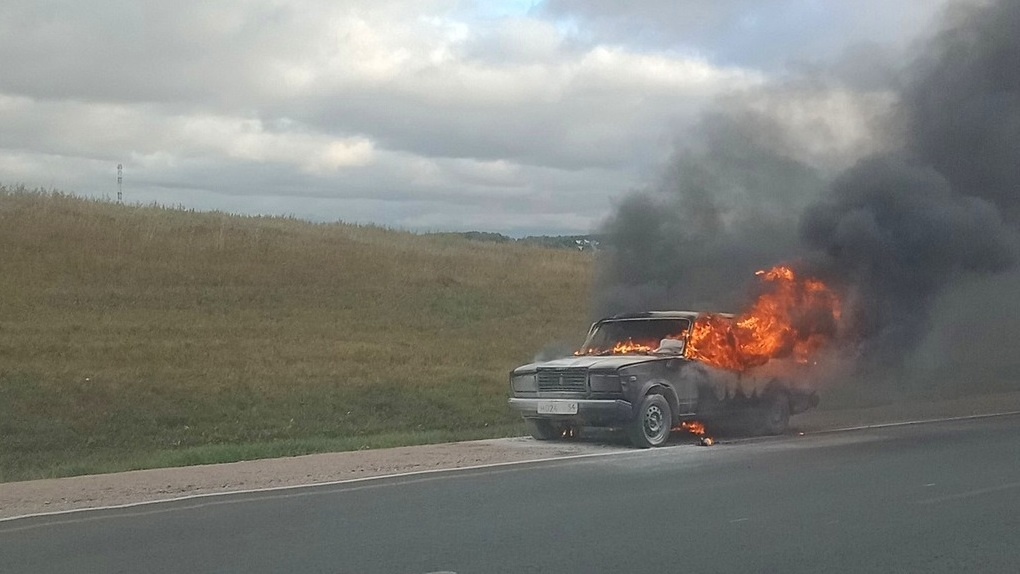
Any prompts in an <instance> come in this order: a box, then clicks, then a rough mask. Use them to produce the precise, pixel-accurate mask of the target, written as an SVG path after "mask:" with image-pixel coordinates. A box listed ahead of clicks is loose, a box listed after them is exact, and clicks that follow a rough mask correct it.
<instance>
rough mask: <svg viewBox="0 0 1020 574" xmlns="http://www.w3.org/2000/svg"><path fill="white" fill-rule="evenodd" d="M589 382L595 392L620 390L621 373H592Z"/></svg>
mask: <svg viewBox="0 0 1020 574" xmlns="http://www.w3.org/2000/svg"><path fill="white" fill-rule="evenodd" d="M588 384H589V385H591V390H592V392H593V393H612V392H619V390H620V375H618V374H616V373H591V374H590V375H589V376H588Z"/></svg>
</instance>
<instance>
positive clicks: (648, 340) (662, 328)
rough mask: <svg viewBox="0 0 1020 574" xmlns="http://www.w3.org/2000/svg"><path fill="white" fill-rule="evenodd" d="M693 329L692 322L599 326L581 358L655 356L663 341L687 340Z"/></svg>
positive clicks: (628, 322) (637, 321) (608, 323)
mask: <svg viewBox="0 0 1020 574" xmlns="http://www.w3.org/2000/svg"><path fill="white" fill-rule="evenodd" d="M690 328H691V322H690V321H689V320H688V319H675V318H671V319H618V320H611V321H603V322H601V323H599V324H598V325H596V326H595V329H594V330H593V331H592V333H591V334H590V335H589V336H588V339H587V340H586V341H585V342H584V345H582V346H581V349H580V350H579V351H578V352H577V353H576V354H578V355H631V354H647V353H651V352H652V351H654V350H655V349H657V348H658V347H659V343H660V342H661V341H662V340H663V339H677V340H680V341H684V340H685V339H686V337H687V332H688V331H689V330H690Z"/></svg>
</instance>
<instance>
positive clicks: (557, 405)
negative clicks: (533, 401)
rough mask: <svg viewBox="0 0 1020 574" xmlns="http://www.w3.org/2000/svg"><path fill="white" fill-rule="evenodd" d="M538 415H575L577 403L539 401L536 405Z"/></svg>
mask: <svg viewBox="0 0 1020 574" xmlns="http://www.w3.org/2000/svg"><path fill="white" fill-rule="evenodd" d="M538 414H540V415H576V414H577V401H540V402H539V403H538Z"/></svg>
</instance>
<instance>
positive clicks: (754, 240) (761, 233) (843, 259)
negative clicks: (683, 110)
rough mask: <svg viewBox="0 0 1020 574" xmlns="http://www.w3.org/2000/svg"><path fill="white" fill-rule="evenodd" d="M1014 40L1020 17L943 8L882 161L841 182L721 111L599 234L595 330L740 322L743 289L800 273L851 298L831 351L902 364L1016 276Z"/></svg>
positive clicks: (1018, 115)
mask: <svg viewBox="0 0 1020 574" xmlns="http://www.w3.org/2000/svg"><path fill="white" fill-rule="evenodd" d="M1017 30H1020V1H1018V0H1000V1H998V2H982V3H973V2H972V3H967V4H958V5H954V6H953V7H951V8H950V9H949V11H948V12H947V13H946V16H945V18H944V21H943V27H942V29H941V30H939V31H938V32H937V33H936V34H934V35H933V36H932V37H931V39H930V41H928V42H927V43H926V44H925V45H924V46H921V47H920V49H919V54H920V55H919V56H917V57H915V58H914V59H913V60H912V61H911V62H910V63H909V64H908V65H906V66H905V67H903V68H902V69H901V70H899V72H898V76H897V77H896V78H895V80H894V81H893V83H892V85H893V86H895V89H894V90H893V91H894V94H895V104H893V105H892V107H891V111H890V112H889V115H888V116H887V117H886V118H885V122H884V124H885V126H886V130H885V131H884V132H882V133H881V137H880V138H879V139H882V141H884V142H887V143H888V142H891V144H889V145H876V146H875V147H876V148H881V150H882V151H880V152H873V153H868V154H863V155H862V156H861V157H860V158H859V159H858V160H857V161H856V162H854V163H853V165H851V166H850V167H849V168H847V169H845V170H843V171H841V172H839V173H836V174H832V173H829V172H827V171H826V170H825V169H823V168H820V167H819V166H818V165H817V164H809V163H808V162H805V161H803V160H802V158H801V157H800V156H798V155H797V154H796V153H791V151H790V148H789V146H785V145H784V142H788V141H789V135H790V134H789V132H788V130H786V128H785V127H784V126H785V123H784V118H783V117H781V116H776V115H771V116H770V115H769V114H768V113H763V112H762V111H761V109H760V108H755V109H756V110H757V111H756V112H751V111H749V110H750V107H749V106H743V107H741V106H740V105H737V106H731V107H730V108H729V109H727V108H726V107H725V106H723V107H721V108H718V109H717V110H716V112H714V113H713V114H712V115H709V116H707V117H706V118H705V119H704V121H703V124H702V136H703V138H702V140H701V141H702V142H703V143H701V145H700V147H694V146H692V147H689V148H687V149H684V150H681V151H679V152H678V153H677V155H676V158H675V160H674V161H673V162H672V164H671V165H670V167H669V168H668V169H667V170H666V172H665V175H664V176H663V177H662V178H661V181H660V184H659V185H657V186H655V187H654V188H652V189H649V190H645V191H642V192H638V193H635V194H633V195H631V196H629V197H628V198H626V199H624V200H623V201H622V202H621V203H620V205H619V208H618V209H617V211H616V213H614V214H613V215H612V216H611V217H610V218H609V219H608V220H607V222H606V224H605V228H604V230H603V231H604V234H605V236H606V244H608V245H609V246H610V249H609V250H608V251H607V252H605V254H604V257H603V258H602V260H601V261H600V266H599V274H598V278H597V284H596V285H597V293H596V307H597V313H598V314H609V313H615V312H622V311H633V310H638V309H649V308H664V307H668V308H708V309H732V310H739V307H740V305H741V303H743V301H742V298H743V297H745V296H746V291H745V289H746V285H747V279H746V278H747V277H749V275H750V273H752V272H753V271H754V270H756V269H761V268H766V267H769V266H771V265H773V264H776V263H780V262H796V263H797V264H798V265H800V266H801V267H802V268H804V269H806V270H808V271H809V272H811V273H812V274H816V275H818V276H820V277H822V278H823V279H826V280H828V281H832V282H833V283H835V284H836V285H837V286H838V287H839V288H841V289H842V290H843V291H844V293H845V297H846V304H847V305H846V310H847V312H846V313H845V315H844V323H845V324H844V325H842V326H841V332H842V343H843V345H844V347H845V348H846V349H848V350H850V351H852V352H853V354H854V356H855V357H857V358H858V359H859V363H860V364H861V365H863V366H865V367H866V366H867V365H878V366H882V367H886V366H893V365H898V364H901V363H903V362H904V360H906V359H907V358H908V357H909V356H910V353H911V352H913V351H914V350H915V349H917V347H918V346H919V345H921V344H922V343H924V342H925V341H926V340H927V339H928V338H929V335H930V328H931V326H932V317H933V313H935V311H937V307H938V305H939V304H940V301H942V300H944V299H945V298H946V297H947V293H954V294H955V295H954V297H956V299H955V300H956V301H958V300H959V293H961V292H963V291H961V290H960V289H959V288H958V287H957V286H959V285H962V284H966V283H967V282H970V281H975V280H978V279H979V278H981V277H995V276H997V274H1001V273H1003V272H1005V271H1008V270H1011V269H1013V268H1014V266H1015V265H1016V262H1017V253H1018V247H1017V246H1018V240H1017V236H1018V233H1017V229H1018V225H1020V34H1017V32H1016V31H1017ZM796 95H797V94H796V93H791V96H792V97H795V96H796ZM984 289H985V290H986V291H988V292H997V290H996V289H995V288H993V287H988V286H987V285H986V286H985V287H984ZM1007 305H1011V307H1009V309H1008V310H1007V311H1006V314H1007V315H1009V316H1010V317H1012V315H1014V314H1015V313H1014V312H1013V311H1012V310H1015V309H1016V308H1017V304H1016V303H1015V302H1013V298H1012V297H1011V298H1010V299H1009V300H1008V303H1007ZM944 315H945V314H944V313H943V314H940V315H939V316H940V317H941V318H940V321H944Z"/></svg>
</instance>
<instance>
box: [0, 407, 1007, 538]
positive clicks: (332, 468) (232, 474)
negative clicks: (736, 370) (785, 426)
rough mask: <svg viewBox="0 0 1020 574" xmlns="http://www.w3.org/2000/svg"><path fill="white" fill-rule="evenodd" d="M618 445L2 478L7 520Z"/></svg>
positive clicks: (902, 414) (878, 418)
mask: <svg viewBox="0 0 1020 574" xmlns="http://www.w3.org/2000/svg"><path fill="white" fill-rule="evenodd" d="M1013 411H1020V392H1012V393H1002V394H995V395H984V396H976V397H968V398H965V399H956V400H951V401H937V402H923V403H901V404H896V405H886V406H881V407H873V408H867V409H853V410H838V411H837V410H815V411H810V412H807V413H804V414H802V415H798V416H796V417H794V418H793V420H792V426H793V427H794V429H795V430H796V431H800V432H805V433H810V432H821V431H826V430H835V429H841V428H850V427H857V426H867V425H876V424H887V423H895V422H905V421H916V420H930V419H939V418H951V417H960V416H973V415H982V414H994V413H1004V412H1013ZM676 442H677V444H684V443H685V442H686V443H689V444H690V445H692V447H693V445H694V440H693V439H692V440H686V439H685V437H678V439H676ZM619 450H629V447H627V446H625V445H622V444H620V443H619V442H617V441H613V440H608V441H607V440H590V441H573V442H549V443H545V442H537V441H535V440H532V439H531V438H523V437H516V438H505V439H489V440H478V441H466V442H458V443H446V444H435V445H423V446H409V447H398V448H390V449H380V450H364V451H353V452H340V453H328V454H315V455H307V456H296V457H288V458H278V459H267V460H253V461H244V462H233V463H226V464H211V465H201V466H190V467H181V468H164V469H152V470H136V471H131V472H122V473H115V474H100V475H90V476H75V477H69V478H57V479H45V480H32V481H24V482H9V483H0V519H3V518H11V517H16V516H24V515H28V514H37V513H49V512H60V511H66V510H75V509H83V508H96V507H103V506H117V505H127V504H135V503H140V502H149V501H156V500H169V499H174V498H181V497H185V496H194V495H201V494H210V493H216V492H233V491H243V490H254V489H264V488H274V487H287V486H297V485H306V484H320V483H328V482H335V481H341V480H352V479H359V478H369V477H374V476H384V475H390V474H402V473H409V472H420V471H428V470H439V469H452V468H464V467H471V466H479V465H488V464H499V463H509V462H523V461H532V460H540V459H547V458H558V457H564V456H572V455H580V454H594V453H602V452H613V451H619Z"/></svg>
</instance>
